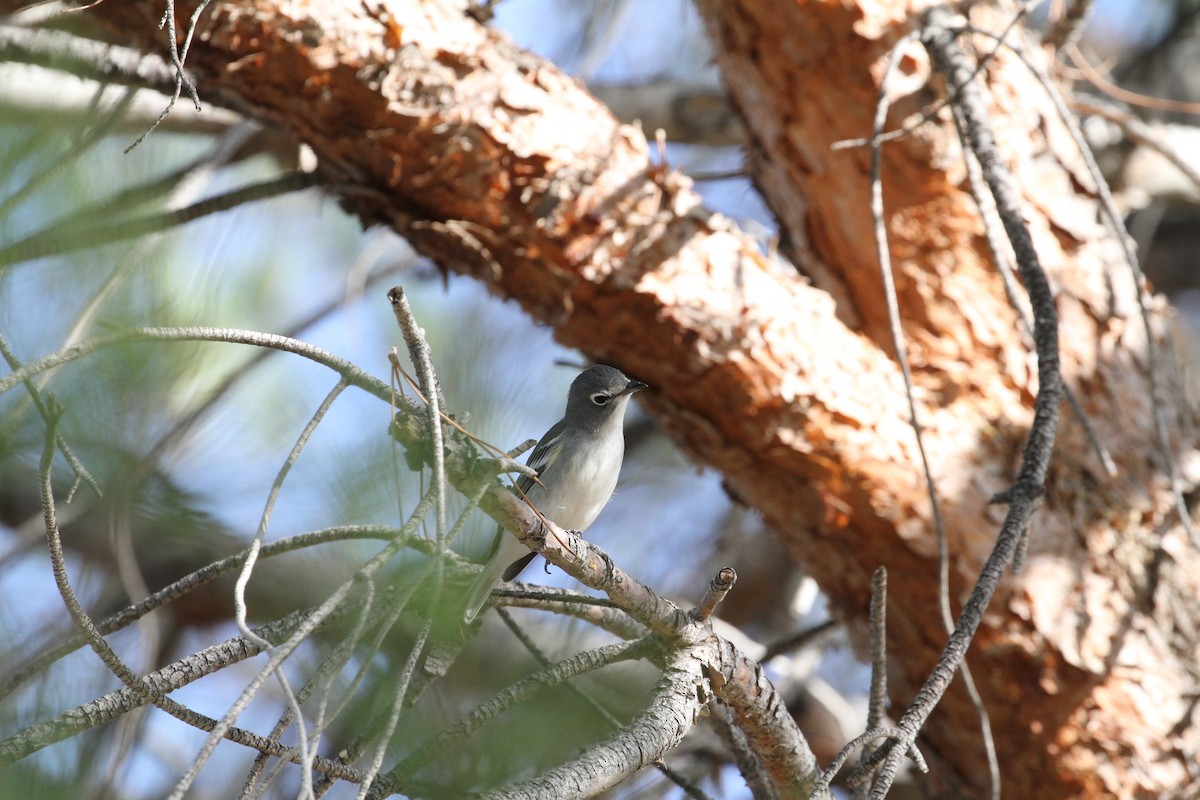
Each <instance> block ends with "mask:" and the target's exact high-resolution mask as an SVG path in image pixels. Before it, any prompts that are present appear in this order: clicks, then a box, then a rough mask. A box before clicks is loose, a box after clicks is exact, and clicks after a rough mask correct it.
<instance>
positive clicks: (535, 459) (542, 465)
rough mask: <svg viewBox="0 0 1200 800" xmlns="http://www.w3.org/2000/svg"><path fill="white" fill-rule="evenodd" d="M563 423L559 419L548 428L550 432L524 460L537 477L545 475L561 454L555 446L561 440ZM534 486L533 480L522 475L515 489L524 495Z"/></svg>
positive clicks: (547, 432) (563, 421) (564, 428)
mask: <svg viewBox="0 0 1200 800" xmlns="http://www.w3.org/2000/svg"><path fill="white" fill-rule="evenodd" d="M565 422H566V420H563V419H560V420H559V421H558V422H556V423H554V424H553V425H552V426H550V430H548V431H546V433H545V435H543V436H542V438H541V440H540V441H539V442H538V443H537V445H536V446H535V447H534V448H533V452H532V453H530V454H529V458H528V459H526V461H525V463H526V464H527V465H529V466H530V467H532V468H533V469H534V470H535V471H536V472H537V474H538V475H545V474H546V470H548V469H549V468H550V467H551V466H553V464H554V460H555V459H556V458H557V457H558V454H559V453H560V452H561V451H560V450H559V448H558V447H557V445H558V444H559V443H560V441H561V439H562V435H563V431H564V430H566V427H567V426H566V425H565V424H564V423H565ZM536 485H537V484H536V483H534V480H533V478H530V477H529V476H527V475H522V476H521V477H520V478H518V479H517V488H518V489H520V490H521V491H522V492H525V493H528V492H529V490H530V489H532V488H533V487H534V486H536Z"/></svg>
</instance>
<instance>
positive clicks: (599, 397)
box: [592, 392, 612, 406]
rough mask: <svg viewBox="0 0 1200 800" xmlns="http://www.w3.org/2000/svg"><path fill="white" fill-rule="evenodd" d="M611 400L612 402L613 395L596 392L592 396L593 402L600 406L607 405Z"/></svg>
mask: <svg viewBox="0 0 1200 800" xmlns="http://www.w3.org/2000/svg"><path fill="white" fill-rule="evenodd" d="M609 400H612V395H611V394H608V393H607V392H596V393H595V394H594V395H592V402H593V403H595V404H596V405H598V406H602V405H605V404H607V403H608V401H609Z"/></svg>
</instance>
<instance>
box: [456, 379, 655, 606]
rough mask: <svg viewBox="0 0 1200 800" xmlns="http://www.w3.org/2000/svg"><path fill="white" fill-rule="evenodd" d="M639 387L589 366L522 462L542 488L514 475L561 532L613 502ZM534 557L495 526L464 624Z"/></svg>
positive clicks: (584, 524)
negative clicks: (630, 407) (556, 417)
mask: <svg viewBox="0 0 1200 800" xmlns="http://www.w3.org/2000/svg"><path fill="white" fill-rule="evenodd" d="M645 388H646V384H644V383H642V382H641V381H631V380H630V379H629V378H627V377H625V375H624V374H623V373H622V372H621V371H620V370H619V369H615V368H613V367H606V366H603V365H597V366H595V367H589V368H588V369H585V370H584V371H583V372H581V373H580V374H579V376H578V377H577V378H575V380H574V381H572V382H571V390H570V392H568V393H567V410H566V413H565V414H563V418H562V419H560V420H559V421H558V422H556V423H555V424H554V425H553V426H552V427H551V428H550V430H548V431H546V434H545V435H544V436H542V438H541V441H539V442H538V443H537V446H536V447H534V448H533V453H532V454H531V455H530V456H529V460H528V462H527V463H528V464H529V466H530V467H533V469H535V470H537V474H538V480H540V481H541V482H542V484H543V485H544V486H545V487H546V488H544V489H543V488H542V486H539V485H538V484H537V483H535V482H534V481H533V479H532V478H528V477H526V476H521V477H520V478H519V479H518V480H517V487H518V488H519V489H520V490H521V491H522V492H524V493H525V496H526V497H528V498H529V500H530V502H532V503H533V505H534V507H535V508H537V510H538V511H540V512H541V513H542V514H543V515H544V516H545V517H546V518H547V519H550V520H553V521H554V522H555V523H557V524H558V525H559V527H561V528H566V529H567V530H573V531H584V530H587V528H588V526H589V525H591V524H592V522H594V521H595V519H596V517H597V516H598V515H599V514H600V511H601V509H603V508H604V506H605V505H606V504H607V503H608V500H609V498H610V497H612V493H613V489H615V488H616V486H617V477H618V476H619V475H620V473H621V462H622V461H623V460H624V458H625V431H624V428H623V423H624V420H625V409H626V407H628V405H629V398H630V396H631V395H632V394H633V393H634V392H637V391H640V390H642V389H645ZM535 555H537V554H536V553H533V552H531V551H530V550H529V548H528V547H526V546H525V545H523V544H521V542H520V540H519V539H517V537H515V536H513V535H512V534H510V533H506V532H505V531H504V530H503V529H502V528H501V529H497V531H496V541H495V543H494V544H493V545H492V552H491V555H490V556H489V558H488V561H487V564H485V565H484V567H483V572H481V573H479V576H478V577H476V578H475V582H474V583H473V584H471V589H470V591H469V592H468V593H467V604H466V610H465V612H464V613H463V619H464V620H465V621H466V622H468V623H469V622H471V621H472V620H474V619H475V615H476V614H478V613H479V609H480V608H482V607H483V604H484V603H485V602H487V599H488V597H489V596H490V595H491V593H492V589H493V588H494V587H495V586H496V584H497V583H498V582H499V581H500V580H506V581H511V580H512V579H513V578H515V577H517V575H518V574H519V573H520V572H521V570H523V569H525V567H526V566H527V565H528V564H529V562H530V561H532V560H533V557H534V556H535Z"/></svg>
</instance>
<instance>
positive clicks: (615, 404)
mask: <svg viewBox="0 0 1200 800" xmlns="http://www.w3.org/2000/svg"><path fill="white" fill-rule="evenodd" d="M645 388H646V384H644V383H642V382H641V381H631V380H630V379H629V378H627V377H625V374H624V373H623V372H621V370H619V369H616V368H614V367H607V366H604V365H603V364H597V365H596V366H594V367H588V368H587V369H585V370H584V371H583V372H581V373H579V377H577V378H575V380H574V381H572V382H571V391H570V392H569V393H568V394H567V414H566V419H567V420H569V421H570V423H571V424H573V425H581V426H583V427H586V428H592V429H594V428H599V427H600V426H602V425H603V424H604V423H605V422H607V421H609V420H615V421H616V423H617V424H620V420H621V419H622V418H623V417H624V415H625V407H626V406H627V405H629V396H630V395H632V394H633V393H634V392H636V391H640V390H641V389H645Z"/></svg>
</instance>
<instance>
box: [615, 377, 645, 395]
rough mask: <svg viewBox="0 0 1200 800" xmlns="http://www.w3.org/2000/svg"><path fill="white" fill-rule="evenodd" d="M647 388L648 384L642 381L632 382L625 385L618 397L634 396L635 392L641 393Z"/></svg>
mask: <svg viewBox="0 0 1200 800" xmlns="http://www.w3.org/2000/svg"><path fill="white" fill-rule="evenodd" d="M645 388H646V384H644V383H642V382H641V381H630V382H629V383H627V384H625V388H624V389H622V390H621V391H620V392H619V393H618V394H617V397H620V396H622V395H626V394H633V393H634V392H640V391H641V390H642V389H645Z"/></svg>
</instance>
